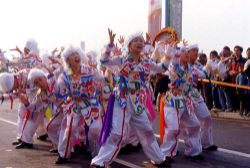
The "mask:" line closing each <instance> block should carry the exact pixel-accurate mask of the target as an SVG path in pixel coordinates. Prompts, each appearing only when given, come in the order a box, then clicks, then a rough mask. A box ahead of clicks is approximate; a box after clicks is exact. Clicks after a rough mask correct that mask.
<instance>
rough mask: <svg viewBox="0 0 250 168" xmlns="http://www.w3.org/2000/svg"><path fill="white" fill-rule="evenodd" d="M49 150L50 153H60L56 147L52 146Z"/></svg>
mask: <svg viewBox="0 0 250 168" xmlns="http://www.w3.org/2000/svg"><path fill="white" fill-rule="evenodd" d="M49 152H50V153H58V150H57V149H55V148H51V149H50V150H49Z"/></svg>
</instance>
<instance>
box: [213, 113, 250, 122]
mask: <svg viewBox="0 0 250 168" xmlns="http://www.w3.org/2000/svg"><path fill="white" fill-rule="evenodd" d="M211 115H212V117H213V118H225V119H235V120H245V121H250V117H245V116H241V115H240V114H239V112H213V111H211Z"/></svg>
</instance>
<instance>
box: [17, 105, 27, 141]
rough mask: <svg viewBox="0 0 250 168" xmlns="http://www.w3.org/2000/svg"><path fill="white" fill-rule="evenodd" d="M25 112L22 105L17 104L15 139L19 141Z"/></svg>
mask: <svg viewBox="0 0 250 168" xmlns="http://www.w3.org/2000/svg"><path fill="white" fill-rule="evenodd" d="M25 112H26V107H25V106H24V105H23V104H22V103H19V105H18V116H17V139H21V136H22V130H23V123H24V116H25Z"/></svg>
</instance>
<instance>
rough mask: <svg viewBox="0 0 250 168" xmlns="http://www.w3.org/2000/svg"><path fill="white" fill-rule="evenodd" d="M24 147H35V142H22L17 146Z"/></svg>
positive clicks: (17, 147)
mask: <svg viewBox="0 0 250 168" xmlns="http://www.w3.org/2000/svg"><path fill="white" fill-rule="evenodd" d="M23 148H27V149H31V148H33V144H30V143H26V142H21V143H20V144H19V145H17V146H16V149H23Z"/></svg>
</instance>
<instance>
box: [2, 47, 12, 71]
mask: <svg viewBox="0 0 250 168" xmlns="http://www.w3.org/2000/svg"><path fill="white" fill-rule="evenodd" d="M9 64H10V61H9V60H8V59H7V58H6V57H5V56H4V52H3V51H2V50H1V49H0V73H1V72H8V71H9Z"/></svg>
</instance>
